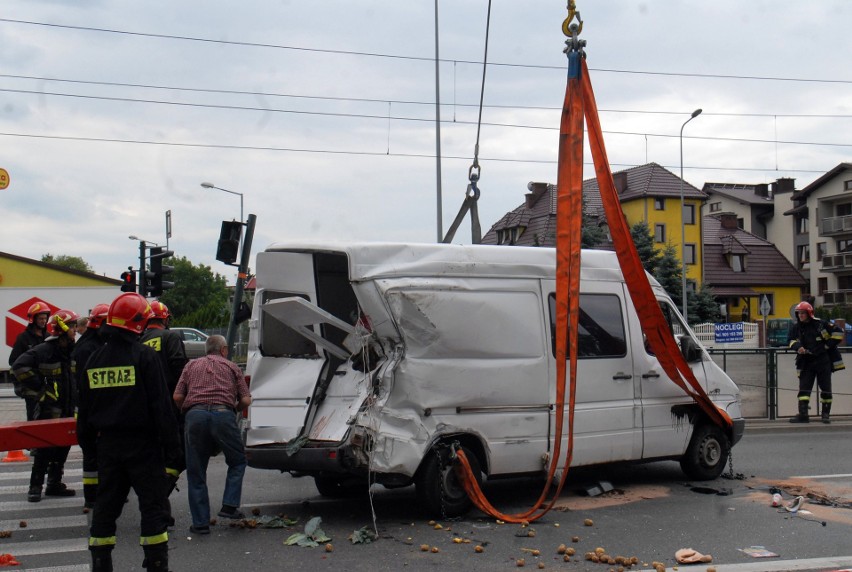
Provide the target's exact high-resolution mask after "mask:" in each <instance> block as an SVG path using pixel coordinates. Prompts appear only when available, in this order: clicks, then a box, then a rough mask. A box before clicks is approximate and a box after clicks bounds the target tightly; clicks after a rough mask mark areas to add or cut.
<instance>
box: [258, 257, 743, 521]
mask: <svg viewBox="0 0 852 572" xmlns="http://www.w3.org/2000/svg"><path fill="white" fill-rule="evenodd" d="M555 266H556V256H555V251H554V250H553V249H548V248H523V247H505V246H481V245H477V246H460V245H452V244H383V243H381V244H375V243H373V244H370V243H360V244H350V243H339V244H338V243H317V244H301V243H299V244H276V245H273V246H271V247H269V248H268V249H267V250H266V251H264V252H261V253H259V254H258V256H257V264H256V268H257V282H256V283H257V290H256V295H255V300H254V307H253V313H252V318H251V321H250V335H249V354H248V362H247V370H246V374H247V375H248V376H250V383H251V392H252V397H253V401H252V404H251V407H250V408H249V411H248V418H247V425H246V430H245V444H246V450H247V455H248V462H249V466H251V467H255V468H263V469H275V470H279V471H287V472H289V473H291V474H292V475H294V476H309V477H313V479H314V480H315V482H316V486H317V489H318V490H319V492H320V493H321V494H323V495H326V496H341V495H345V494H348V493H351V492H353V491H355V490H366V488H367V486H368V483H380V484H382V485H384V486H386V487H389V488H393V487H404V486H408V485H410V484H414V485H415V486H416V492H417V495H418V497H419V499H420V500H421V501H422V503H423V504H424V506H425V507H426V508H427V510H429V511H430V512H432V513H436V514H442V515H445V516H452V515H458V514H462V513H464V512H465V511H466V510H467V509H468V508H469V507H470V501H469V499H468V498H467V497H466V495H465V493H464V491H463V490H462V489H461V487H460V484H459V482H458V481H457V480H456V477H455V474H454V473H453V470H452V463H451V462H450V455H451V449H452V447H460V448H463V450H464V451H465V453H466V454H467V456H468V458H469V459H470V460H471V463H472V465H473V468H474V472H475V473H476V474H478V475H480V476H482V477H486V478H488V479H495V478H499V477H508V476H520V475H542V474H544V472H545V471H546V469H547V466H548V464H549V462H550V456H551V454H552V451H553V440H554V437H555V436H554V434H553V432H554V427H555V415H556V411H555V409H556V407H555V403H556V387H555V386H556V362H555V358H554V351H555V340H554V332H555V292H556V281H555ZM649 280H650V281H651V283H652V287H653V291H654V293H655V294H656V297H657V301H658V303H659V304H660V307H661V308H662V310H663V313H664V315H665V316H666V317H667V319H668V323H669V325H670V328H671V332H672V335H673V336H676V337H677V338H678V341H679V346H680V347H681V348H682V350H683V353H684V356H685V357H686V359H687V361H688V362H689V364H690V367H691V369H692V371H693V372H694V374H695V377H696V378H697V379H698V380H699V382H700V383H701V385H702V387H703V389H704V391H705V392H706V393H707V394H708V395H709V396H710V398H711V399H712V400H713V402H714V404H715V405H717V406H718V407H719V408H721V409H722V410H724V411H725V412H727V414H728V416H730V418H731V419H732V420H733V421H734V423H733V428H732V429H730V430H723V429H721V428H720V427H718V426H717V425H715V424H714V423H712V422H711V421H710V420H709V419H708V418H707V416H706V414H705V413H704V412H703V411H702V410H701V409H700V408H699V407H698V406H697V405H696V404H695V402H694V401H693V400H692V399H691V398H690V397H688V396H687V395H686V394H685V393H684V392H683V391H682V390H681V389H680V388H678V387H677V385H675V383H673V382H672V381H671V380H670V379H668V377H667V376H666V374H665V373H664V372H663V370H662V368H661V367H660V364H659V362H658V361H657V359H656V357H655V356H654V355H653V354H652V353H651V352H650V351H649V350H648V349H646V347H645V344H644V343H643V333H642V329H641V326H640V324H639V318H638V317H637V314H636V311H635V309H634V307H633V305H632V302H631V299H630V296H629V294H628V293H627V288H626V285H625V283H624V278H623V276H622V274H621V270H620V269H619V265H618V261H617V259H616V256H615V254H614V253H612V252H608V251H597V250H584V251H583V252H582V270H581V286H580V290H581V291H580V319H579V321H580V324H579V337H578V340H577V342H578V348H579V349H578V355H579V359H578V370H577V390H576V406H575V421H574V428H573V436H574V453H573V463H572V466H581V465H595V464H602V463H612V462H619V461H654V460H662V459H674V460H677V461H679V462H680V465H681V467H682V469H683V471H684V472H685V473H686V475H687V476H688V477H689V478H692V479H696V480H708V479H714V478H716V477H718V476H719V475H720V474H721V473H722V471H723V470H724V468H725V466H726V463H727V461H728V458H729V455H730V450H731V447H732V446H733V445H734V444H735V443H736V442H737V441H739V439H740V438H741V437H742V433H743V428H744V420H743V418H742V414H741V411H740V393H739V389H738V388H737V386H736V385H735V384H734V382H733V381H732V380H731V379H730V378H729V377H728V376H727V375H726V374H725V373H724V371H722V370H721V369H720V368H719V367H718V366H717V365H716V364H715V363H714V362H713V361H712V360H711V359H710V357H709V356H708V354H707V352H706V351H705V350H704V349H703V348H702V347H701V345H700V343H699V342H698V341H697V339H696V338H695V336H694V334H693V332H692V331H691V330H690V329H689V328H688V327H687V326H686V324H685V323H684V321H683V318H682V317H681V316H680V314H679V313H678V311H677V309H676V308H675V305H674V304H673V303H672V301H671V299H670V298H669V297H668V295H667V294H666V293H665V291H664V290H663V288H662V287H661V286H660V285H659V284H658V283H657V282H656V281H655V280H654V279H653V278H650V277H649ZM566 408H567V405H566ZM565 438H566V437H565V436H563V439H565ZM566 448H567V444H564V445H563V447H562V455H563V458H562V459H560V461H559V462H560V466H561V465H562V463H563V461H564V455H565V452H566Z"/></svg>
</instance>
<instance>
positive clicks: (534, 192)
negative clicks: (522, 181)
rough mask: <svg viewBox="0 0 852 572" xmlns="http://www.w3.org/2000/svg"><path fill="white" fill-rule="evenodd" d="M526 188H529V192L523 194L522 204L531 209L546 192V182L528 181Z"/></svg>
mask: <svg viewBox="0 0 852 572" xmlns="http://www.w3.org/2000/svg"><path fill="white" fill-rule="evenodd" d="M527 189H529V190H530V192H529V193H527V194H526V195H524V205H525V206H526V207H527V208H528V209H531V208H533V207H534V206H535V204H536V203H537V202H538V200H539V199H540V198H541V197H543V196H544V195H545V193H547V183H535V182H532V181H530V182H529V183H528V184H527Z"/></svg>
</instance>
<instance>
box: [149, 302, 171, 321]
mask: <svg viewBox="0 0 852 572" xmlns="http://www.w3.org/2000/svg"><path fill="white" fill-rule="evenodd" d="M151 311H152V312H154V315H153V316H151V317H152V318H158V319H160V320H168V319H169V316H171V314H170V313H169V307H168V306H166V305H165V304H163V303H162V302H160V301H159V300H154V301H153V302H151Z"/></svg>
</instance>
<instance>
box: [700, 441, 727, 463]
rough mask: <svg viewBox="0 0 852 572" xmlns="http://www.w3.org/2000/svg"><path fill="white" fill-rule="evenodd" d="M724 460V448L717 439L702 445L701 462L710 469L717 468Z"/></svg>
mask: <svg viewBox="0 0 852 572" xmlns="http://www.w3.org/2000/svg"><path fill="white" fill-rule="evenodd" d="M721 458H722V448H721V447H720V446H719V442H718V441H716V440H715V439H707V440H706V441H704V443H702V445H701V460H702V461H704V464H705V465H707V466H708V467H713V466H715V465H716V464H717V463H718V462H719V459H721Z"/></svg>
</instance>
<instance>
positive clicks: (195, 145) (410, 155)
mask: <svg viewBox="0 0 852 572" xmlns="http://www.w3.org/2000/svg"><path fill="white" fill-rule="evenodd" d="M0 137H22V138H29V139H48V140H58V141H77V142H86V143H123V144H131V145H158V146H165V147H189V148H199V149H231V150H240V151H276V152H289V153H319V154H326V155H352V156H370V157H402V158H414V159H432V160H434V159H435V156H434V154H430V153H399V152H388V151H351V150H333V149H308V148H299V147H275V146H257V145H218V144H212V143H179V142H172V141H150V140H144V139H110V138H106V137H75V136H65V135H36V134H32V133H7V132H0ZM444 158H445V159H458V160H461V161H469V160H470V157H468V156H462V155H444ZM483 160H485V161H494V162H499V163H532V164H549V165H555V164H556V163H557V161H556V160H555V159H517V158H511V157H484V158H483ZM584 164H585V165H593V163H584ZM610 165H611V166H612V167H625V168H630V167H637V166H638V165H637V164H633V163H611V164H610ZM662 166H663V167H665V168H666V169H670V170H671V169H676V168H677V167H676V166H669V165H662ZM687 168H689V169H691V170H704V171H747V172H767V171H777V170H778V169H776V168H775V167H770V168H766V169H761V168H757V167H730V166H724V167H704V166H696V165H690V166H688V167H687ZM826 171H828V169H818V170H815V169H784V172H789V173H825V172H826Z"/></svg>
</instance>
